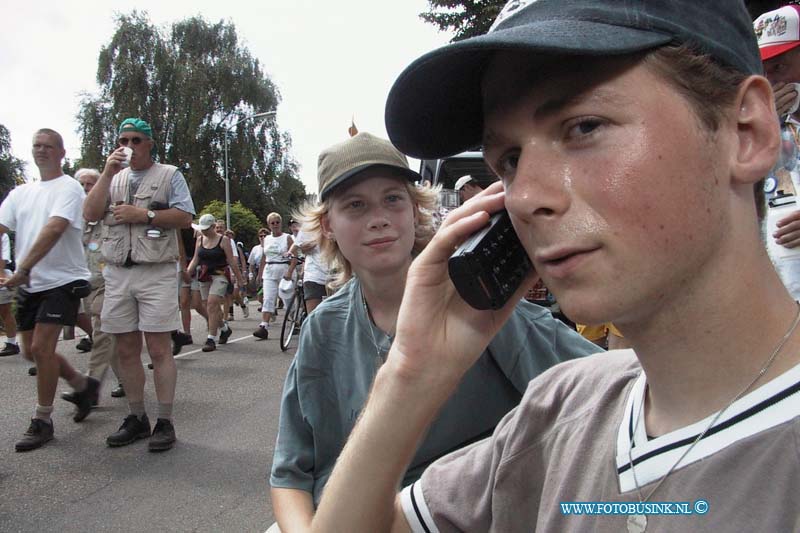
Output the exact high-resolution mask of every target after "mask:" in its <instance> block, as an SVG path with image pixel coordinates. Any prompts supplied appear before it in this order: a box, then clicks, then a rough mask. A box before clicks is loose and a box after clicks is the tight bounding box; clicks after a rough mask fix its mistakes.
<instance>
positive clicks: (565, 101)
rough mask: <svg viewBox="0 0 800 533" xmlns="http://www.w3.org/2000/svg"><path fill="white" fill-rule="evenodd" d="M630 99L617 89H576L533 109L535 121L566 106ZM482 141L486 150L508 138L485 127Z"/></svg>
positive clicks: (609, 102)
mask: <svg viewBox="0 0 800 533" xmlns="http://www.w3.org/2000/svg"><path fill="white" fill-rule="evenodd" d="M629 101H630V99H629V98H625V97H623V96H622V95H620V94H618V93H617V92H615V91H610V90H607V89H604V88H596V89H589V90H582V89H574V90H572V91H569V92H567V93H566V94H561V95H558V96H554V97H552V98H548V99H547V100H545V101H544V103H542V104H541V105H539V106H538V107H537V108H536V109H535V110H534V111H533V119H534V121H541V120H544V119H546V118H548V117H551V116H553V115H556V114H558V113H559V112H561V111H562V110H564V109H566V108H569V107H571V106H576V105H579V104H583V103H586V102H598V103H601V104H606V105H616V106H622V105H627V104H628V102H629ZM482 143H483V149H484V151H486V150H487V149H492V148H493V147H494V146H496V145H503V144H507V143H508V138H507V137H506V136H505V135H504V134H503V133H501V132H500V131H497V130H493V129H491V128H488V127H485V130H484V134H483V139H482Z"/></svg>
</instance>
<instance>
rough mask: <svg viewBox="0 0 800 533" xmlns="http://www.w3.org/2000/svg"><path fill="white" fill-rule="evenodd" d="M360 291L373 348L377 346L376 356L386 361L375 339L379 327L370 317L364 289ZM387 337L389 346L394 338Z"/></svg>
mask: <svg viewBox="0 0 800 533" xmlns="http://www.w3.org/2000/svg"><path fill="white" fill-rule="evenodd" d="M359 290H360V292H361V303H362V304H363V305H364V314H365V315H366V317H367V325H368V326H369V335H370V337H371V338H372V344H373V346H375V355H377V356H378V359H380V360H381V361H383V360H384V357H383V353H382V352H381V349H380V347H379V346H378V341H377V340H376V339H375V328H376V327H377V326H376V325H374V324H373V323H372V319H371V318H370V316H369V307H368V306H367V299H366V298H365V297H364V289H363V288H361V287H359ZM385 335H386V337H387V338H388V339H389V344H391V341H392V336H391V335H389V334H385Z"/></svg>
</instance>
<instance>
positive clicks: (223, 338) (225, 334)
mask: <svg viewBox="0 0 800 533" xmlns="http://www.w3.org/2000/svg"><path fill="white" fill-rule="evenodd" d="M232 334H233V330H232V329H231V327H230V326H225V329H223V330H222V331H220V332H219V343H220V344H228V339H229V338H230V336H231V335H232Z"/></svg>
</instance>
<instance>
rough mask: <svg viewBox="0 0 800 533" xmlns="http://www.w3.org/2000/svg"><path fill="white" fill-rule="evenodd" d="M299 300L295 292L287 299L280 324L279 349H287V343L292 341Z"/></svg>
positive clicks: (283, 350)
mask: <svg viewBox="0 0 800 533" xmlns="http://www.w3.org/2000/svg"><path fill="white" fill-rule="evenodd" d="M299 304H300V302H299V300H298V296H297V293H295V294H294V296H292V299H291V300H289V303H288V305H287V306H286V309H284V311H285V312H284V314H283V325H282V326H281V351H282V352H285V351H286V350H288V349H289V343H290V342H291V341H292V336H293V335H294V326H295V321H296V320H297V313H296V312H295V310H296V309H298V308H299Z"/></svg>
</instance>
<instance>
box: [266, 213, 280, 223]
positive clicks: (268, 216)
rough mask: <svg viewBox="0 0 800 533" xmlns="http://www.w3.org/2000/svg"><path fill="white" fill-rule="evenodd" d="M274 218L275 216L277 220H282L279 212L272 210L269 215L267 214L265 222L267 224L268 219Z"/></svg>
mask: <svg viewBox="0 0 800 533" xmlns="http://www.w3.org/2000/svg"><path fill="white" fill-rule="evenodd" d="M275 218H277V219H278V220H280V221H281V222H283V217H282V216H281V215H280V214H279V213H276V212H274V211H273V212H272V213H270V214H269V215H267V224H269V223H270V221H271V220H273V219H275Z"/></svg>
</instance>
